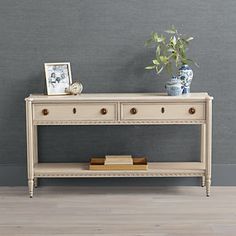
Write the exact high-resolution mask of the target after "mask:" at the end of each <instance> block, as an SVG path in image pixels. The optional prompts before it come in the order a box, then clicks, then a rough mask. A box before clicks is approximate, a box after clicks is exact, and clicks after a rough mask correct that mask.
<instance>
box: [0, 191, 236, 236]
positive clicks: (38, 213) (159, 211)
mask: <svg viewBox="0 0 236 236" xmlns="http://www.w3.org/2000/svg"><path fill="white" fill-rule="evenodd" d="M14 235H19V236H21V235H22V236H23V235H26V236H29V235H32V236H39V235H40V236H42V235H44V236H49V235H53V236H54V235H69V236H72V235H84V236H87V235H99V236H101V235H104V236H108V235H114V236H121V235H125V236H131V235H137V236H142V235H143V236H172V235H173V236H180V235H181V236H199V235H205V236H221V235H222V236H231V235H232V236H235V235H236V187H213V188H212V193H211V197H210V198H206V197H205V189H204V188H201V187H39V188H38V189H36V190H35V195H34V198H33V199H30V198H29V197H28V192H27V188H26V187H0V236H14Z"/></svg>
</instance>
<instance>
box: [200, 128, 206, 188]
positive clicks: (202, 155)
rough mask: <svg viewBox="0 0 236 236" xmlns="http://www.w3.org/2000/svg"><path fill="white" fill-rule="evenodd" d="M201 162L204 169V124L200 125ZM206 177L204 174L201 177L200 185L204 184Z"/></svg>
mask: <svg viewBox="0 0 236 236" xmlns="http://www.w3.org/2000/svg"><path fill="white" fill-rule="evenodd" d="M201 162H202V163H203V165H204V169H206V125H205V124H202V125H201ZM205 181H206V178H205V174H204V176H202V178H201V186H202V187H205V186H206V182H205Z"/></svg>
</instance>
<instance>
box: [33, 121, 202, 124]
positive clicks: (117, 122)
mask: <svg viewBox="0 0 236 236" xmlns="http://www.w3.org/2000/svg"><path fill="white" fill-rule="evenodd" d="M33 123H34V125H100V124H101V125H104V124H109V125H126V124H131V125H132V124H133V125H136V124H144V125H145V124H204V123H205V120H153V121H152V120H132V121H131V120H121V121H78V120H55V121H34V122H33Z"/></svg>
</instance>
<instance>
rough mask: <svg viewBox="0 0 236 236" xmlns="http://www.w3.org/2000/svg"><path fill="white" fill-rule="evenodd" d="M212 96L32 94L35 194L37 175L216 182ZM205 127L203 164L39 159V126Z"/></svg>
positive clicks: (30, 148) (30, 147)
mask: <svg viewBox="0 0 236 236" xmlns="http://www.w3.org/2000/svg"><path fill="white" fill-rule="evenodd" d="M212 99H213V98H212V97H210V96H209V95H208V94H207V93H192V94H189V95H182V96H178V97H171V96H167V95H166V94H149V93H146V94H141V93H140V94H135V93H127V94H122V93H117V94H112V93H110V94H109V93H106V94H82V95H77V96H70V95H68V96H46V95H30V96H29V97H28V98H26V99H25V101H26V127H27V164H28V185H29V194H30V197H32V196H33V188H34V186H35V187H36V186H37V179H38V178H65V177H66V178H77V177H78V178H93V177H95V178H97V177H102V178H104V177H202V186H206V195H207V196H209V194H210V185H211V146H212V145H211V142H212ZM164 124H165V125H174V124H179V125H185V124H187V125H200V126H201V147H200V148H201V156H200V160H199V162H169V163H168V162H159V163H158V162H151V163H149V169H148V170H147V171H94V170H89V169H88V163H40V162H38V141H37V126H38V125H164Z"/></svg>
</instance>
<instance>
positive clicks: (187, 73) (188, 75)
mask: <svg viewBox="0 0 236 236" xmlns="http://www.w3.org/2000/svg"><path fill="white" fill-rule="evenodd" d="M179 79H180V80H181V82H182V84H183V86H184V89H183V94H187V93H190V85H191V82H192V79H193V70H192V69H191V68H190V67H189V66H188V65H186V64H185V65H182V66H181V67H180V68H179Z"/></svg>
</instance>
